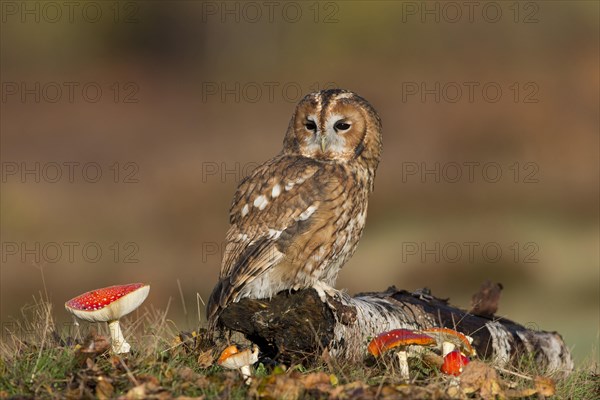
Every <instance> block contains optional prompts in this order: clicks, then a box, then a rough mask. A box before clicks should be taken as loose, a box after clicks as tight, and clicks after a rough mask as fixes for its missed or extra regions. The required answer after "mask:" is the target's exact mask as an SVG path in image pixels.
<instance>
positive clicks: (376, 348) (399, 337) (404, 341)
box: [368, 329, 436, 380]
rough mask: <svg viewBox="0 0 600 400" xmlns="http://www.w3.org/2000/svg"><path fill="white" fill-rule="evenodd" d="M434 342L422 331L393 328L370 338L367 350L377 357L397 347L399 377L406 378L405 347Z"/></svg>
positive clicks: (428, 344)
mask: <svg viewBox="0 0 600 400" xmlns="http://www.w3.org/2000/svg"><path fill="white" fill-rule="evenodd" d="M434 344H436V341H435V339H434V338H432V337H431V336H429V335H426V334H424V333H421V332H417V331H412V330H409V329H394V330H391V331H389V332H384V333H382V334H380V335H378V336H377V337H376V338H374V339H373V340H371V343H369V347H368V350H369V353H371V354H372V355H374V356H375V357H379V356H380V355H381V354H382V353H383V352H385V351H387V350H389V349H391V348H394V347H399V350H398V353H397V356H398V360H399V361H400V377H401V378H402V379H404V380H408V379H409V373H408V372H409V371H408V354H407V352H406V348H407V347H408V346H431V345H434Z"/></svg>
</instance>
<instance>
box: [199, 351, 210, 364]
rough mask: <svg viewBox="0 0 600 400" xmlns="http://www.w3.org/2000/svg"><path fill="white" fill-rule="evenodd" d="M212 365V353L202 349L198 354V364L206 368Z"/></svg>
mask: <svg viewBox="0 0 600 400" xmlns="http://www.w3.org/2000/svg"><path fill="white" fill-rule="evenodd" d="M211 365H213V355H212V351H211V350H207V351H203V352H201V353H200V355H199V356H198V366H199V367H200V368H208V367H210V366H211Z"/></svg>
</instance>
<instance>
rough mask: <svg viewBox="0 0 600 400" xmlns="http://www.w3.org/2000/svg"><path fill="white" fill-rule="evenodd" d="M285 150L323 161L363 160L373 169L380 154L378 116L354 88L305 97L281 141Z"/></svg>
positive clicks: (331, 90) (379, 122) (316, 93)
mask: <svg viewBox="0 0 600 400" xmlns="http://www.w3.org/2000/svg"><path fill="white" fill-rule="evenodd" d="M283 144H284V145H283V151H284V153H286V154H293V155H301V156H304V157H308V158H313V159H317V160H322V161H335V162H351V161H353V160H358V161H363V162H366V163H367V166H368V167H369V168H370V169H371V168H373V170H374V169H375V168H377V164H378V163H379V158H380V156H381V146H382V142H381V120H380V119H379V116H378V115H377V112H376V111H375V109H374V108H373V106H371V104H369V102H368V101H366V100H365V99H363V98H362V97H360V96H359V95H357V94H356V93H354V92H351V91H348V90H343V89H330V90H322V91H320V92H315V93H311V94H309V95H307V96H306V97H304V98H303V99H302V100H301V101H300V103H298V106H297V107H296V111H295V112H294V115H293V116H292V120H291V121H290V125H289V127H288V131H287V133H286V135H285V140H284V143H283Z"/></svg>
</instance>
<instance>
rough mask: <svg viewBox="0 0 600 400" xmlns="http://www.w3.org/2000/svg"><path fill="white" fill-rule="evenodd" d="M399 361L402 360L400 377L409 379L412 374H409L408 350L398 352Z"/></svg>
mask: <svg viewBox="0 0 600 400" xmlns="http://www.w3.org/2000/svg"><path fill="white" fill-rule="evenodd" d="M397 355H398V361H400V378H401V379H402V380H405V381H407V380H408V379H409V378H410V376H409V374H408V355H407V354H406V350H400V351H399V352H398V353H397Z"/></svg>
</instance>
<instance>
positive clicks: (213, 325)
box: [206, 279, 232, 332]
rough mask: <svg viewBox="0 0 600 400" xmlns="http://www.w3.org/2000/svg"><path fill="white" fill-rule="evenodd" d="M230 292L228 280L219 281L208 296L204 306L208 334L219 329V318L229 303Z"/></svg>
mask: <svg viewBox="0 0 600 400" xmlns="http://www.w3.org/2000/svg"><path fill="white" fill-rule="evenodd" d="M231 292H232V290H231V284H230V283H229V280H228V279H221V280H219V282H217V284H216V286H215V288H214V289H213V291H212V293H211V294H210V297H209V299H208V304H207V305H206V316H207V319H208V331H209V332H214V331H215V330H216V329H217V328H218V327H219V325H220V321H219V317H220V316H221V312H222V311H223V309H224V308H225V306H226V305H227V304H228V303H229V297H230V296H231Z"/></svg>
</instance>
